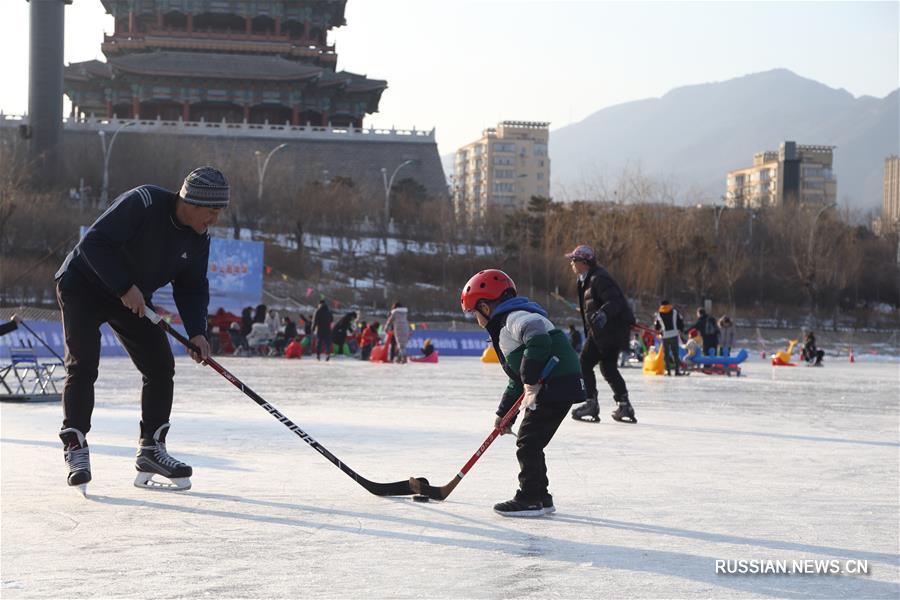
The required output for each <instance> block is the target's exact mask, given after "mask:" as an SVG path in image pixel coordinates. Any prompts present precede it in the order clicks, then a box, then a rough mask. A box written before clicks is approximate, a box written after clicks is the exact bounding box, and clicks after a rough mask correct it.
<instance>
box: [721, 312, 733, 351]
mask: <svg viewBox="0 0 900 600" xmlns="http://www.w3.org/2000/svg"><path fill="white" fill-rule="evenodd" d="M734 336H735V327H734V322H732V320H731V317H729V316H728V315H722V318H721V319H719V355H720V356H731V349H732V348H734Z"/></svg>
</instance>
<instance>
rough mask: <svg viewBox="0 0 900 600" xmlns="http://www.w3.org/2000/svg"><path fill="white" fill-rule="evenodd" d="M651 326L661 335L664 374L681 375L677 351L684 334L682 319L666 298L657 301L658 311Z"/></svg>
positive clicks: (679, 357) (679, 358)
mask: <svg viewBox="0 0 900 600" xmlns="http://www.w3.org/2000/svg"><path fill="white" fill-rule="evenodd" d="M653 327H654V328H655V329H656V331H657V332H658V333H659V335H660V337H662V352H663V356H664V357H665V362H666V375H671V374H672V367H673V366H674V367H675V375H676V376H679V375H681V356H680V354H679V352H678V341H679V340H680V339H681V336H682V335H684V319H682V318H681V313H680V312H678V309H676V308H675V307H673V306H672V303H671V302H669V301H668V300H663V301H662V302H660V303H659V311H658V312H657V313H656V314H655V315H654V316H653Z"/></svg>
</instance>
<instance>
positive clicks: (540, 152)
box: [534, 143, 547, 166]
mask: <svg viewBox="0 0 900 600" xmlns="http://www.w3.org/2000/svg"><path fill="white" fill-rule="evenodd" d="M534 155H535V156H547V144H543V143H536V144H535V145H534ZM542 166H543V165H542Z"/></svg>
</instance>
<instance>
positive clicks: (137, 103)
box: [131, 96, 141, 119]
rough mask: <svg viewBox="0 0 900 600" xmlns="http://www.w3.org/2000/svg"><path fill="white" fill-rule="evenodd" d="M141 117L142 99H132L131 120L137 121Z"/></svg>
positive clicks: (134, 97) (135, 97)
mask: <svg viewBox="0 0 900 600" xmlns="http://www.w3.org/2000/svg"><path fill="white" fill-rule="evenodd" d="M140 116H141V99H140V98H138V97H137V96H133V97H132V98H131V118H132V119H137V118H139V117H140Z"/></svg>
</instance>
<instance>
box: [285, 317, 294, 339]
mask: <svg viewBox="0 0 900 600" xmlns="http://www.w3.org/2000/svg"><path fill="white" fill-rule="evenodd" d="M284 337H285V339H287V340H292V339H294V338H295V337H297V324H296V323H294V322H293V321H288V322H287V323H286V324H285V326H284Z"/></svg>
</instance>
